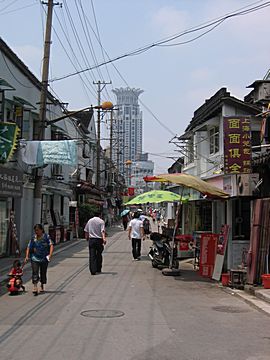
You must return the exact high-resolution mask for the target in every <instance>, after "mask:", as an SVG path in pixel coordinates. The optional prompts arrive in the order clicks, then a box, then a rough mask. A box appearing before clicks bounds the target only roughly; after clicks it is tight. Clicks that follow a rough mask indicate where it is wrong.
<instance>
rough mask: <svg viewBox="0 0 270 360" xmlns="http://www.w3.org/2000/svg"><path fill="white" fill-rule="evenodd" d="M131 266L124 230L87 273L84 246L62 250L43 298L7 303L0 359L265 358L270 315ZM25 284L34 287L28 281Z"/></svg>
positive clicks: (0, 314)
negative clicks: (96, 268)
mask: <svg viewBox="0 0 270 360" xmlns="http://www.w3.org/2000/svg"><path fill="white" fill-rule="evenodd" d="M150 245H151V242H150V240H146V241H145V242H144V246H143V256H142V260H141V261H138V262H133V261H132V256H131V244H130V241H129V240H128V239H127V232H124V231H122V230H121V229H119V232H117V233H115V234H114V235H113V236H111V237H110V238H108V245H107V246H106V250H105V252H104V267H103V273H102V274H100V275H96V276H91V275H90V273H89V270H88V248H87V243H86V242H85V241H84V240H80V241H78V243H76V245H74V246H71V247H67V248H66V249H63V251H61V252H59V253H58V254H57V255H56V256H55V257H54V258H53V260H52V262H51V264H50V266H49V271H48V277H49V281H48V285H47V289H46V293H45V294H40V295H38V296H37V297H33V295H32V293H31V289H32V287H31V282H30V281H29V279H30V267H29V266H27V268H26V274H25V280H26V288H27V293H26V294H22V295H18V296H12V297H11V296H8V295H7V294H6V295H4V296H2V297H1V300H0V301H1V306H0V358H1V360H7V359H18V358H26V359H27V358H31V359H35V360H39V359H43V360H49V359H50V360H52V359H54V360H56V359H65V360H75V359H81V360H83V359H92V360H105V359H106V360H119V359H121V360H131V359H132V360H157V359H161V360H166V359H170V360H219V359H221V360H269V359H270V355H269V354H270V328H269V317H268V316H267V315H265V314H264V313H262V312H259V311H258V310H256V309H255V308H253V307H251V306H250V305H248V304H246V303H245V302H244V301H243V300H242V299H240V298H237V297H234V296H232V295H230V294H228V293H226V292H225V291H223V290H222V289H221V288H219V287H218V285H217V284H216V283H212V282H209V281H207V280H204V279H202V278H199V277H198V275H197V274H196V273H195V272H194V271H193V269H192V266H191V265H190V264H188V263H186V262H185V263H183V264H182V265H181V269H182V273H181V276H180V277H177V278H174V277H165V276H163V275H162V273H161V272H160V271H159V270H157V269H153V268H152V267H151V263H150V260H149V259H148V257H147V252H148V249H149V246H150ZM27 279H28V281H27Z"/></svg>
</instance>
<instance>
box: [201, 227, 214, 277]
mask: <svg viewBox="0 0 270 360" xmlns="http://www.w3.org/2000/svg"><path fill="white" fill-rule="evenodd" d="M217 241H218V234H211V233H209V234H207V233H206V234H201V245H200V248H201V254H200V268H199V273H200V275H202V276H206V277H211V276H212V274H213V270H214V265H215V260H216V253H217Z"/></svg>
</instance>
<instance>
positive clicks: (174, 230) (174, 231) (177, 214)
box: [169, 186, 184, 269]
mask: <svg viewBox="0 0 270 360" xmlns="http://www.w3.org/2000/svg"><path fill="white" fill-rule="evenodd" d="M183 191H184V187H183V186H182V190H181V196H180V200H179V202H178V204H177V209H176V221H175V225H174V229H173V238H172V251H173V249H174V243H175V241H174V237H175V234H176V230H177V227H178V217H179V214H180V209H181V201H182V197H183ZM169 268H170V269H172V268H173V253H172V256H171V258H170V266H169Z"/></svg>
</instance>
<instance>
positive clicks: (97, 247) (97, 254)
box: [84, 211, 106, 275]
mask: <svg viewBox="0 0 270 360" xmlns="http://www.w3.org/2000/svg"><path fill="white" fill-rule="evenodd" d="M84 232H85V239H86V240H87V241H88V248H89V270H90V273H91V274H92V275H96V274H100V273H101V270H102V252H103V250H104V245H106V234H105V222H104V220H102V219H101V214H100V212H99V211H98V212H96V213H95V214H94V217H92V218H91V219H89V220H88V222H87V224H86V225H85V228H84Z"/></svg>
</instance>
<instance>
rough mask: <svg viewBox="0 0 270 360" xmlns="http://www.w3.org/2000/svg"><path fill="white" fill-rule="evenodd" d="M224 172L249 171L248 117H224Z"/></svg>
mask: <svg viewBox="0 0 270 360" xmlns="http://www.w3.org/2000/svg"><path fill="white" fill-rule="evenodd" d="M224 173H225V174H249V173H251V131H250V119H249V118H245V117H237V116H234V117H224Z"/></svg>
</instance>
